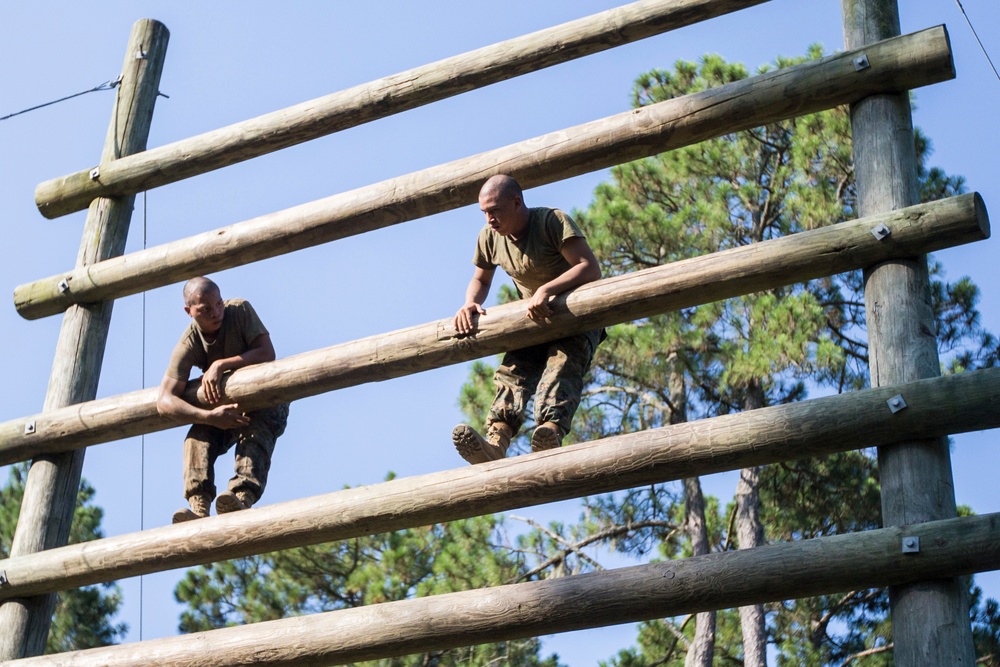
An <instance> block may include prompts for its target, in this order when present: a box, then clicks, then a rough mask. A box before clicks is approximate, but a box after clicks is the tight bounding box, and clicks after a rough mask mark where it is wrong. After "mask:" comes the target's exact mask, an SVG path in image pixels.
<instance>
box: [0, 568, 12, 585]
mask: <svg viewBox="0 0 1000 667" xmlns="http://www.w3.org/2000/svg"><path fill="white" fill-rule="evenodd" d="M9 585H10V581H9V580H8V579H7V570H0V588H3V587H4V586H9Z"/></svg>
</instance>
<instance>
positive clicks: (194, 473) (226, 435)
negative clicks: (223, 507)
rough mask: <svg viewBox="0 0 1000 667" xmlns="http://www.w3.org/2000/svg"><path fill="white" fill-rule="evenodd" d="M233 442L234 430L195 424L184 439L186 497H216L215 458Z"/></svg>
mask: <svg viewBox="0 0 1000 667" xmlns="http://www.w3.org/2000/svg"><path fill="white" fill-rule="evenodd" d="M232 444H233V432H232V431H226V430H223V429H221V428H216V427H214V426H209V425H207V424H195V425H193V426H192V427H191V428H190V429H189V430H188V433H187V437H186V438H185V439H184V498H190V497H191V496H196V495H207V496H208V497H209V498H215V460H216V459H217V458H219V456H220V455H221V454H224V453H225V452H226V451H227V450H228V449H229V448H230V447H232Z"/></svg>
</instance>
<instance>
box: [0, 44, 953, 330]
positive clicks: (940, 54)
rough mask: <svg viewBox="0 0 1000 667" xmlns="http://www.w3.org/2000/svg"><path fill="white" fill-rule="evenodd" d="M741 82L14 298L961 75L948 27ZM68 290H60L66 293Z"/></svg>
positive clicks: (199, 269)
mask: <svg viewBox="0 0 1000 667" xmlns="http://www.w3.org/2000/svg"><path fill="white" fill-rule="evenodd" d="M865 54H866V55H867V56H868V60H869V62H870V63H871V66H870V67H869V68H867V69H862V70H861V71H858V70H857V69H856V68H855V66H854V64H853V58H854V57H855V56H857V55H858V54H857V53H854V52H848V53H843V54H839V55H835V56H830V57H827V58H823V59H820V60H815V61H810V62H807V63H803V64H801V65H797V66H795V67H789V68H786V69H782V70H777V71H774V72H769V73H767V74H764V75H761V76H757V77H753V78H749V79H744V80H742V81H736V82H733V83H730V84H726V85H723V86H719V87H718V88H713V89H711V90H707V91H703V92H699V93H695V94H692V95H686V96H684V97H679V98H675V99H672V100H667V101H664V102H660V103H658V104H654V105H650V106H646V107H642V108H640V109H635V110H632V111H627V112H625V113H622V114H618V115H616V116H611V117H609V118H605V119H602V120H598V121H594V122H591V123H587V124H584V125H579V126H577V127H574V128H570V129H567V130H563V131H561V132H554V133H552V134H547V135H543V136H541V137H536V138H534V139H530V140H528V141H524V142H520V143H517V144H513V145H510V146H507V147H504V148H500V149H497V150H493V151H488V152H486V153H481V154H479V155H475V156H472V157H468V158H464V159H461V160H456V161H454V162H450V163H447V164H444V165H439V166H437V167H432V168H430V169H425V170H422V171H418V172H414V173H411V174H408V175H406V176H401V177H398V178H394V179H390V180H388V181H383V182H381V183H377V184H374V185H370V186H367V187H363V188H359V189H356V190H352V191H350V192H346V193H342V194H338V195H334V196H332V197H327V198H325V199H320V200H317V201H314V202H310V203H307V204H302V205H300V206H296V207H293V208H290V209H285V210H283V211H278V212H275V213H271V214H268V215H264V216H260V217H257V218H253V219H251V220H248V221H244V222H239V223H235V224H233V225H230V226H228V227H223V228H220V229H217V230H215V231H211V232H207V233H204V234H198V235H195V236H192V237H189V238H187V239H182V240H179V241H174V242H171V243H166V244H163V245H160V246H156V247H154V248H149V249H147V250H143V251H140V252H135V253H132V254H129V255H128V256H126V257H122V258H117V259H114V260H109V261H108V262H103V263H101V264H98V265H96V266H93V267H88V269H87V271H72V272H69V273H64V274H60V275H57V276H53V277H51V278H48V279H44V280H40V281H37V282H35V283H29V284H27V285H22V286H20V287H18V288H17V289H15V292H14V302H15V306H16V307H17V310H18V312H19V313H20V314H21V315H22V316H24V317H26V318H29V319H31V318H37V317H43V316H46V315H52V314H54V313H57V312H59V311H60V310H62V309H63V308H65V307H66V306H67V305H68V304H70V303H76V302H79V303H83V302H91V301H100V300H105V299H112V298H118V297H121V296H125V295H128V294H134V293H137V292H140V291H143V290H147V289H152V288H154V287H160V286H163V285H168V284H170V283H172V282H176V281H179V280H183V279H186V278H190V277H192V276H195V275H201V274H204V273H212V272H216V271H221V270H223V269H227V268H231V267H234V266H239V265H242V264H247V263H250V262H256V261H259V260H262V259H266V258H269V257H275V256H278V255H282V254H285V253H289V252H293V251H295V250H301V249H303V248H306V247H310V246H314V245H318V244H321V243H327V242H330V241H333V240H335V239H339V238H344V237H346V236H351V235H354V234H360V233H362V232H366V231H371V230H374V229H379V228H382V227H387V226H389V225H393V224H397V223H400V222H404V221H407V220H413V219H416V218H420V217H423V216H427V215H431V214H433V213H439V212H441V211H445V210H449V209H453V208H457V207H459V206H464V205H467V204H470V203H473V202H475V201H476V199H477V196H478V193H479V188H480V187H481V186H482V183H483V181H484V180H485V179H486V178H487V177H489V176H490V175H492V174H495V173H497V172H498V171H505V172H508V173H511V174H513V175H515V176H516V177H517V178H518V180H519V181H520V182H521V184H522V185H523V186H524V187H534V186H537V185H542V184H545V183H551V182H554V181H558V180H560V179H564V178H569V177H571V176H576V175H579V174H583V173H587V172H590V171H593V170H595V169H603V168H606V167H610V166H613V165H615V164H620V163H622V162H626V161H628V160H634V159H638V158H641V157H646V156H649V155H653V154H656V153H659V152H661V151H665V150H671V149H674V148H678V147H681V146H686V145H690V144H694V143H697V142H699V141H703V140H705V139H709V138H712V137H715V136H719V135H721V134H724V133H727V132H734V131H737V130H741V129H746V128H749V127H754V126H758V125H763V124H765V123H769V122H774V121H777V120H781V119H785V118H790V117H794V116H798V115H802V114H806V113H812V112H815V111H820V110H822V109H827V108H830V107H832V106H836V105H838V104H846V103H848V102H851V101H855V100H859V99H862V98H863V97H865V96H868V95H871V94H874V93H876V92H882V91H886V90H905V89H909V88H914V87H918V86H922V85H926V84H929V83H934V82H938V81H942V80H944V79H948V78H951V77H953V76H954V70H953V67H952V62H951V52H950V49H949V45H948V37H947V33H946V31H945V30H944V28H940V27H939V28H932V29H929V30H925V31H922V32H919V33H915V34H913V35H908V36H906V37H899V38H896V39H894V40H890V41H886V42H883V43H881V44H879V45H873V46H869V47H866V49H865ZM64 281H65V284H66V285H67V286H68V287H67V288H66V289H65V290H60V283H63V282H64Z"/></svg>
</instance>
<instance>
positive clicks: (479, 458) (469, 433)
mask: <svg viewBox="0 0 1000 667" xmlns="http://www.w3.org/2000/svg"><path fill="white" fill-rule="evenodd" d="M512 437H514V429H513V428H511V427H510V425H509V424H505V423H504V422H493V423H492V424H490V425H489V426H488V427H487V428H486V437H485V438H484V437H483V436H481V435H479V434H478V433H477V432H476V429H474V428H472V427H471V426H469V425H468V424H459V425H458V426H456V427H455V428H454V429H453V430H452V432H451V440H452V442H454V443H455V449H457V450H458V453H459V454H460V455H461V456H462V458H463V459H465V460H466V461H468V462H469V463H487V462H489V461H499V460H500V459H502V458H504V457H505V456H507V448H508V447H510V439H511V438H512Z"/></svg>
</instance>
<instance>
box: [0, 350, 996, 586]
mask: <svg viewBox="0 0 1000 667" xmlns="http://www.w3.org/2000/svg"><path fill="white" fill-rule="evenodd" d="M897 394H902V395H903V398H904V400H905V401H906V404H907V407H906V408H905V409H903V410H901V411H898V412H896V413H893V412H892V410H891V409H890V407H889V405H888V400H890V399H891V398H893V397H895V396H896V395H897ZM998 399H1000V369H987V370H981V371H975V372H969V373H963V374H961V375H952V376H948V377H944V378H935V379H933V380H922V381H919V382H915V383H910V384H906V385H901V386H898V385H897V386H894V387H883V388H880V389H872V390H867V391H861V392H855V393H850V394H841V395H839V396H832V397H827V398H820V399H815V400H810V401H802V402H799V403H791V404H788V405H782V406H775V407H769V408H763V409H760V410H751V411H748V412H743V413H739V414H733V415H726V416H722V417H715V418H713V419H706V420H702V421H697V422H687V423H683V424H677V425H674V426H667V427H664V428H660V429H654V430H648V431H642V432H639V433H632V434H629V435H623V436H617V437H613V438H607V439H604V440H597V441H593V442H588V443H581V444H577V445H573V446H572V447H566V448H563V449H561V450H559V451H550V452H541V453H538V454H528V455H524V456H518V457H513V458H510V459H506V460H502V461H497V462H494V463H490V464H482V465H477V466H471V467H470V466H464V465H463V467H462V468H459V469H456V470H446V471H441V472H435V473H431V474H427V475H421V476H417V477H409V478H402V479H395V480H392V481H389V482H385V483H381V484H375V485H371V486H363V487H358V488H354V489H347V490H343V491H337V492H335V493H329V494H326V495H322V496H316V497H313V498H304V499H299V500H293V501H289V502H284V503H278V504H275V505H269V506H259V507H255V508H254V509H253V511H249V512H238V513H234V514H228V515H222V516H218V517H212V518H210V519H203V520H200V521H193V522H189V523H184V524H177V525H172V526H165V527H162V528H156V529H153V530H147V531H145V532H141V533H133V534H130V535H120V536H116V537H112V538H107V539H103V540H96V541H93V542H86V543H83V544H76V545H71V546H67V547H62V548H60V549H53V550H50V551H46V552H44V553H39V554H33V555H31V556H30V557H23V558H10V559H7V560H0V570H3V571H5V572H6V575H7V579H8V582H9V583H8V585H7V586H6V587H2V588H0V597H14V596H19V595H31V594H36V593H38V592H42V591H52V590H61V589H66V588H73V587H76V586H84V585H89V584H96V583H99V582H102V581H110V580H113V579H122V578H126V577H133V576H137V575H140V574H148V573H150V572H159V571H162V570H168V569H172V568H179V567H188V566H192V565H197V564H201V563H208V562H213V561H220V560H225V559H228V558H237V557H240V556H248V555H251V554H258V553H267V552H270V551H275V550H279V549H289V548H292V547H299V546H304V545H308V544H318V543H322V542H329V541H333V540H342V539H347V538H351V537H358V536H362V535H369V534H374V533H380V532H389V531H393V530H401V529H404V528H412V527H416V526H423V525H427V524H431V523H440V522H444V521H452V520H455V519H461V518H466V517H471V516H479V515H482V514H487V513H491V512H500V511H506V510H510V509H515V508H521V507H527V506H531V505H538V504H542V503H547V502H555V501H558V500H565V499H568V498H577V497H580V496H584V495H594V494H598V493H607V492H610V491H617V490H621V489H626V488H634V487H637V486H643V485H648V484H655V483H661V482H666V481H671V480H676V479H682V478H684V477H694V476H697V475H707V474H711V473H716V472H722V471H726V470H735V469H738V468H741V467H748V466H756V465H764V464H768V463H775V462H778V461H785V460H791V459H798V458H803V457H809V456H825V455H827V454H831V453H833V452H839V451H846V450H849V449H855V448H857V447H861V446H866V445H867V444H868V443H870V442H873V441H880V442H894V441H899V440H901V439H904V438H908V437H914V436H915V435H932V434H933V435H945V434H953V433H959V432H966V431H975V430H983V429H987V428H994V427H997V426H1000V412H998V411H996V410H992V409H990V406H992V405H995V404H996V401H997V400H998ZM441 446H442V447H450V446H451V444H450V443H449V442H448V441H447V434H442V441H441ZM455 460H456V463H457V462H458V456H457V454H456V459H455Z"/></svg>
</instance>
